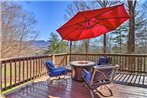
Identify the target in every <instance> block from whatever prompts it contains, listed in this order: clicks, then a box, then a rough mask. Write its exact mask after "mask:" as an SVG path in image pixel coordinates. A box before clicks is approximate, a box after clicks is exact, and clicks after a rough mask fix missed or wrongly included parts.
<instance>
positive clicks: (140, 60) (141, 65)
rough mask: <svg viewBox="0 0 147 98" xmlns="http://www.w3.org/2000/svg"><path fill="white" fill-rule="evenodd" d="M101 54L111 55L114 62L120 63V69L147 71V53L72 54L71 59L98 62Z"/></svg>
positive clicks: (134, 71)
mask: <svg viewBox="0 0 147 98" xmlns="http://www.w3.org/2000/svg"><path fill="white" fill-rule="evenodd" d="M100 56H108V57H111V60H112V61H111V63H112V64H118V65H120V67H119V70H120V71H126V72H133V73H147V55H140V54H72V55H71V61H75V60H88V61H94V62H98V59H99V57H100Z"/></svg>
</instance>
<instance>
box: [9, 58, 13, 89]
mask: <svg viewBox="0 0 147 98" xmlns="http://www.w3.org/2000/svg"><path fill="white" fill-rule="evenodd" d="M9 70H10V87H11V86H12V60H10V69H9Z"/></svg>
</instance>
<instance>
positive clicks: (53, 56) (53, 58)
mask: <svg viewBox="0 0 147 98" xmlns="http://www.w3.org/2000/svg"><path fill="white" fill-rule="evenodd" d="M52 62H53V64H55V55H54V54H53V55H52Z"/></svg>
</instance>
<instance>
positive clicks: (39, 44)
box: [29, 40, 50, 49]
mask: <svg viewBox="0 0 147 98" xmlns="http://www.w3.org/2000/svg"><path fill="white" fill-rule="evenodd" d="M29 43H31V45H32V46H33V47H35V48H38V49H47V47H48V46H49V45H50V43H49V42H48V41H44V40H33V41H29Z"/></svg>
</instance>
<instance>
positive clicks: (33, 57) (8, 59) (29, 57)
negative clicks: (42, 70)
mask: <svg viewBox="0 0 147 98" xmlns="http://www.w3.org/2000/svg"><path fill="white" fill-rule="evenodd" d="M50 56H51V55H41V56H28V57H13V58H4V59H0V61H1V62H4V61H5V62H6V61H10V60H11V61H13V60H24V59H35V58H42V57H50Z"/></svg>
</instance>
